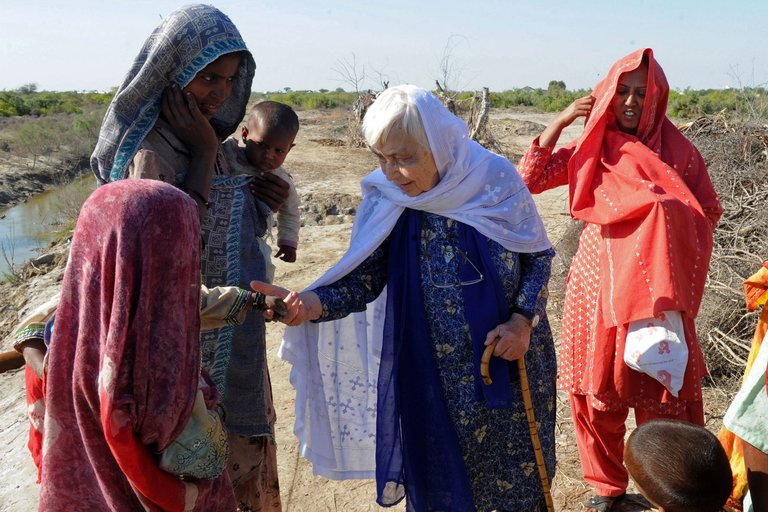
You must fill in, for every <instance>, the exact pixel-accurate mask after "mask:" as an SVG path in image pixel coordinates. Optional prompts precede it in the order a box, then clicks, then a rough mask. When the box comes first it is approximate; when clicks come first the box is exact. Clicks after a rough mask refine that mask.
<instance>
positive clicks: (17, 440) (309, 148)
mask: <svg viewBox="0 0 768 512" xmlns="http://www.w3.org/2000/svg"><path fill="white" fill-rule="evenodd" d="M299 117H300V120H301V130H300V132H299V136H298V139H297V145H296V147H295V149H294V150H293V151H292V152H291V153H290V155H289V156H288V159H287V160H286V163H285V165H286V167H287V168H288V169H289V171H290V172H291V173H292V175H293V177H294V179H295V181H296V184H297V188H298V190H299V193H300V194H301V196H302V202H303V209H304V221H305V226H304V227H303V228H302V231H301V242H300V246H299V250H298V259H297V261H296V263H293V264H290V263H284V262H282V261H279V260H278V261H276V265H277V272H276V277H275V283H276V284H280V285H282V286H284V287H286V288H290V289H301V288H303V287H305V286H307V285H309V284H310V283H311V282H312V281H314V280H315V279H316V278H317V277H319V276H320V275H321V274H322V273H323V272H324V271H325V270H326V269H328V268H329V267H330V266H331V265H332V264H333V263H335V262H336V261H337V260H338V259H339V258H340V257H341V255H342V254H343V253H344V251H345V250H346V248H347V245H348V239H349V233H350V230H351V227H352V220H353V213H354V207H355V206H356V205H357V202H358V200H359V195H360V193H359V190H360V188H359V181H360V178H362V177H363V176H364V175H365V174H367V173H368V172H369V171H370V170H371V169H373V168H374V167H375V166H376V160H375V159H374V158H373V156H372V155H371V154H370V153H369V152H368V151H367V150H366V149H365V148H353V147H348V146H347V145H346V144H345V142H346V141H347V140H348V137H347V136H348V117H347V114H346V113H345V112H343V111H340V110H331V111H307V112H300V115H299ZM551 118H552V116H551V115H550V114H542V113H536V112H532V111H527V110H505V111H496V112H493V113H492V115H491V125H490V126H491V131H492V133H493V134H494V135H495V136H496V137H497V139H498V140H499V141H500V142H501V143H502V144H503V145H504V147H506V148H507V152H508V154H509V156H510V158H511V159H512V160H513V161H516V160H517V159H518V158H519V156H520V155H521V154H522V153H523V151H524V150H525V149H526V148H527V146H528V144H529V143H530V141H531V140H532V139H533V137H535V136H536V135H537V134H538V133H540V132H541V130H542V129H543V128H544V127H545V126H546V124H547V123H548V122H549V121H550V120H551ZM578 131H579V128H578V127H571V128H569V129H568V131H567V132H566V133H565V134H563V136H562V141H564V142H565V141H568V140H570V139H571V138H573V137H574V136H575V135H577V134H578ZM536 202H537V205H538V208H539V213H540V214H541V216H542V217H543V219H544V223H545V225H546V226H547V230H548V233H549V236H550V239H551V240H552V242H553V244H555V245H557V243H558V242H559V241H560V240H561V239H562V237H563V234H564V233H565V230H566V229H567V227H568V225H569V223H570V222H571V221H570V217H569V216H568V215H567V208H566V202H567V190H566V189H565V188H561V189H557V190H553V191H549V192H548V193H545V194H542V195H540V196H537V197H536ZM64 251H65V249H64V248H59V249H58V250H57V252H56V256H55V258H53V259H54V261H53V262H52V263H51V262H43V263H39V264H38V267H41V268H43V271H41V272H39V274H40V275H37V276H34V277H32V278H31V279H30V280H28V281H27V282H26V283H24V284H23V285H20V286H10V285H8V284H2V285H0V336H6V335H7V334H8V333H9V332H10V330H11V329H12V328H13V326H14V325H15V323H16V322H17V321H18V318H20V317H21V316H23V314H24V313H26V311H27V310H28V308H29V307H30V306H32V305H33V304H34V303H39V302H42V299H44V298H45V297H47V296H48V295H49V294H51V293H54V292H55V290H56V287H57V281H58V280H59V279H60V275H61V271H62V265H61V262H62V261H63V259H64V256H63V252H64ZM31 273H32V274H35V273H38V272H36V271H33V272H31ZM564 277H565V274H564V271H563V266H562V265H560V266H559V267H558V265H557V262H556V265H555V273H554V275H553V283H552V287H553V288H555V289H558V288H560V289H561V288H562V282H563V280H564ZM32 290H34V294H33V292H32ZM553 299H554V300H553V301H552V303H551V304H550V316H551V317H552V319H553V324H554V327H555V332H557V328H558V326H559V317H560V312H559V304H560V302H558V300H557V298H556V297H553ZM282 331H283V328H282V325H280V324H270V325H269V326H268V345H267V350H268V360H269V366H270V372H271V376H272V385H273V392H274V401H275V408H276V410H277V414H278V420H277V429H276V438H277V444H278V462H279V476H280V485H281V495H282V500H283V510H284V511H285V512H305V511H320V512H322V511H350V512H357V511H368V510H378V509H379V507H378V506H377V505H376V504H375V501H374V500H375V485H374V484H373V482H372V481H363V480H353V481H342V482H338V481H330V480H327V479H325V478H322V477H318V476H315V475H313V474H312V467H311V466H310V464H309V463H308V462H307V461H306V460H304V459H303V458H302V457H301V456H300V455H299V453H298V443H297V440H296V437H295V436H294V435H293V419H294V390H293V388H292V386H291V385H290V383H289V380H288V375H289V371H290V367H289V365H288V364H287V363H285V362H283V361H281V360H280V359H279V358H278V357H277V350H278V347H279V345H280V340H281V339H282ZM0 349H2V350H9V349H10V345H9V343H8V341H7V340H6V341H5V342H3V343H2V344H0ZM705 403H706V404H707V406H708V411H707V420H708V426H709V427H710V428H711V429H712V430H717V429H718V428H719V427H720V424H721V419H722V413H723V407H724V404H725V403H726V397H724V395H723V393H722V392H720V391H718V390H713V389H707V390H706V398H705ZM27 430H28V424H27V419H26V407H25V404H24V376H23V371H22V370H15V371H10V372H6V373H4V374H0V458H1V459H2V461H3V464H2V465H1V466H0V511H28V510H36V505H37V494H38V486H37V484H35V468H34V465H33V464H32V461H31V458H30V457H29V454H28V452H27V450H26V435H27ZM556 438H557V454H558V463H557V474H556V476H555V480H554V484H553V496H554V501H555V508H556V509H557V510H560V511H566V512H567V511H581V510H583V506H582V503H583V502H584V501H585V500H586V499H587V497H588V496H589V492H590V491H589V489H588V488H587V486H586V484H584V482H583V480H582V479H581V470H580V466H579V462H578V455H577V453H576V447H575V440H574V435H573V428H572V424H571V421H570V413H569V408H568V402H567V397H566V396H565V395H560V396H559V397H558V423H557V432H556ZM394 510H404V507H403V506H402V505H400V506H399V507H395V508H394Z"/></svg>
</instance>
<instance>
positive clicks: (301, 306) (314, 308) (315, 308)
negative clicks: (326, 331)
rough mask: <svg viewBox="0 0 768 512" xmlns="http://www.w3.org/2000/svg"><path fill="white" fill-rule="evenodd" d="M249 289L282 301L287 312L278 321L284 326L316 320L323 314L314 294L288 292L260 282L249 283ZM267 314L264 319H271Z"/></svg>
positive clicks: (308, 292) (318, 300)
mask: <svg viewBox="0 0 768 512" xmlns="http://www.w3.org/2000/svg"><path fill="white" fill-rule="evenodd" d="M251 288H253V290H254V291H257V292H261V293H263V294H264V295H272V296H274V297H279V298H281V299H283V302H284V303H285V306H286V309H287V312H286V313H285V315H284V316H283V317H282V318H279V319H278V320H280V321H281V322H283V323H284V324H286V325H299V324H301V323H303V322H306V321H307V320H317V319H318V318H320V315H321V314H322V313H323V305H322V304H321V303H320V298H319V297H318V296H317V294H316V293H315V292H312V291H305V292H294V291H289V290H286V289H285V288H281V287H279V286H275V285H272V284H269V283H263V282H261V281H251ZM268 313H269V312H265V317H267V318H271V317H270V316H268Z"/></svg>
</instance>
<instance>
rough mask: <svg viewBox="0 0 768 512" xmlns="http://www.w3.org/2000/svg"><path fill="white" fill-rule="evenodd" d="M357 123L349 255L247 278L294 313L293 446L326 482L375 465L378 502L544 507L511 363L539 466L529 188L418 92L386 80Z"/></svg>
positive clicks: (536, 223)
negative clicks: (279, 282) (284, 284)
mask: <svg viewBox="0 0 768 512" xmlns="http://www.w3.org/2000/svg"><path fill="white" fill-rule="evenodd" d="M362 131H363V135H364V136H365V138H366V140H367V142H368V144H369V146H370V148H371V151H372V152H373V153H374V154H375V155H376V157H377V158H378V159H379V162H380V164H381V168H379V169H376V170H375V171H373V172H372V173H371V174H370V175H368V176H367V177H366V178H364V179H363V182H362V189H363V199H362V202H361V204H360V208H359V210H358V214H357V217H356V220H355V225H354V228H353V232H352V239H351V243H350V247H349V250H348V251H347V253H346V254H345V255H344V257H343V258H342V259H341V260H340V261H339V263H337V264H336V265H335V266H334V267H333V268H331V269H330V270H329V271H328V272H326V273H325V275H323V276H322V277H321V278H320V279H319V280H318V281H317V282H315V283H314V284H313V285H311V286H310V287H309V288H308V289H307V290H305V291H303V292H300V293H299V292H290V293H289V292H288V291H287V290H282V289H276V288H272V287H269V286H268V285H265V284H263V283H257V282H254V283H252V285H253V286H254V288H255V289H260V290H262V291H265V290H266V291H269V292H270V293H274V294H277V295H280V296H284V297H285V300H286V303H287V305H288V306H289V312H288V315H287V316H286V318H285V319H284V322H286V323H287V324H288V325H292V326H296V327H289V328H287V329H286V333H285V339H284V340H283V346H282V347H281V352H280V353H281V356H282V357H283V358H284V359H286V360H288V361H289V362H291V363H292V364H293V368H292V375H291V379H292V382H293V383H294V385H295V387H296V391H297V404H296V412H297V414H296V428H295V431H296V433H297V435H298V436H299V439H300V442H301V451H302V454H303V455H304V456H305V457H307V458H308V459H309V460H310V461H311V462H312V463H313V464H314V470H315V473H318V474H321V475H324V476H326V477H329V478H334V479H346V478H372V477H374V476H375V478H376V481H377V493H378V497H377V502H378V503H379V504H380V505H382V506H391V505H394V504H395V503H397V502H399V501H400V500H402V499H403V498H404V497H405V498H406V505H407V510H413V511H428V510H434V511H437V510H441V511H446V510H452V511H459V510H460V511H469V510H478V511H490V510H508V511H512V510H514V511H537V510H544V507H545V499H544V493H543V490H542V487H543V486H542V482H541V480H540V479H539V475H538V474H537V471H536V462H535V461H536V458H535V456H534V449H533V446H532V442H531V437H530V433H529V428H528V423H527V421H526V414H525V412H524V405H523V398H522V396H521V390H520V383H519V379H520V375H519V373H518V369H517V368H518V367H517V365H516V364H514V363H513V361H514V360H516V359H518V358H521V357H524V358H525V363H526V365H527V368H528V379H529V381H530V382H531V391H532V398H533V404H534V409H535V414H536V420H537V423H538V425H539V435H540V439H541V445H542V448H543V455H544V460H545V462H546V468H547V470H548V475H549V477H550V478H551V477H552V476H553V474H554V463H555V443H554V420H555V368H556V364H555V350H554V345H553V342H552V336H551V333H550V328H549V324H548V322H547V317H546V313H545V306H546V298H547V281H548V279H549V275H550V263H551V259H552V257H553V255H554V252H553V250H552V248H551V244H550V242H549V241H548V239H547V237H546V234H545V231H544V226H543V224H542V221H541V218H540V217H539V215H538V212H537V211H536V207H535V205H534V203H533V200H532V198H531V195H530V194H529V192H528V189H527V188H526V187H525V185H524V184H523V182H522V181H521V179H520V177H519V176H518V174H517V172H516V171H515V168H514V167H513V166H512V165H511V164H510V163H509V161H507V160H506V159H504V158H502V157H500V156H498V155H495V154H493V153H491V152H489V151H487V150H486V149H484V148H482V147H481V146H480V145H478V144H477V143H475V142H474V141H472V140H470V139H469V137H468V135H467V126H466V124H465V123H464V122H463V121H461V120H460V119H458V118H457V117H455V116H454V115H452V114H451V113H450V112H448V110H447V109H446V108H445V107H444V106H443V105H442V104H441V103H440V102H439V101H438V100H437V99H436V98H435V97H434V96H433V95H432V94H431V93H430V92H428V91H426V90H423V89H419V88H417V87H413V86H399V87H393V88H390V89H387V90H386V91H384V92H383V93H382V94H381V95H380V96H379V97H378V98H377V99H376V101H375V102H374V104H373V105H372V106H371V108H370V109H369V110H368V113H367V114H366V116H365V119H364V121H363V128H362ZM307 320H310V321H311V322H306V321H307ZM494 340H498V342H497V344H496V348H495V349H494V355H495V356H497V357H495V358H493V359H492V360H491V363H490V376H491V377H492V384H490V385H486V384H484V383H483V382H482V381H481V379H480V360H481V355H482V353H483V351H484V349H485V346H486V345H489V344H491V343H492V342H493V341H494Z"/></svg>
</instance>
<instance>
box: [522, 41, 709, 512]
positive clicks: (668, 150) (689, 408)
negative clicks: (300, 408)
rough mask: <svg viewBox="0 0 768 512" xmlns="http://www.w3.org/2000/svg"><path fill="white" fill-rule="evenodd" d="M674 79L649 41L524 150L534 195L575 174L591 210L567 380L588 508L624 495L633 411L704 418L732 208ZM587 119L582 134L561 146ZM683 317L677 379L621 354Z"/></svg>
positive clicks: (567, 320) (565, 331)
mask: <svg viewBox="0 0 768 512" xmlns="http://www.w3.org/2000/svg"><path fill="white" fill-rule="evenodd" d="M668 95H669V84H668V83H667V80H666V78H665V76H664V72H663V71H662V69H661V67H660V66H659V64H658V63H657V62H656V60H655V59H654V57H653V52H652V50H651V49H643V50H638V51H635V52H633V53H631V54H629V55H627V56H626V57H624V58H622V59H621V60H619V61H618V62H616V63H615V64H614V65H613V66H612V67H611V70H610V71H609V73H608V75H607V76H606V78H605V79H603V80H602V81H601V82H600V83H598V84H597V85H596V86H595V89H594V91H593V92H592V95H591V96H587V97H584V98H579V99H577V100H576V101H574V102H573V103H572V104H571V105H570V106H569V107H568V108H566V109H565V110H564V111H563V112H562V113H560V114H559V115H558V116H557V118H556V119H555V120H554V121H553V122H552V124H550V126H548V127H547V128H546V129H545V130H544V132H543V133H542V134H541V136H540V137H539V138H537V139H536V140H534V141H533V143H532V144H531V147H530V149H529V150H528V152H527V153H526V154H525V155H524V157H523V159H522V161H521V163H520V165H519V168H518V170H519V172H520V174H521V175H522V176H523V180H524V181H525V182H526V184H527V185H528V187H529V188H530V190H531V192H532V193H534V194H536V193H540V192H543V191H544V190H547V189H550V188H554V187H558V186H560V185H566V184H567V185H568V188H569V202H570V212H571V215H572V216H573V218H574V219H576V220H580V221H584V230H583V231H582V234H581V238H580V241H579V249H578V251H577V253H576V255H575V257H574V258H573V262H572V264H571V268H570V272H569V275H568V285H567V288H566V294H565V310H564V313H563V322H562V343H561V346H560V351H559V360H560V368H559V380H560V386H561V388H562V389H564V390H566V391H568V392H569V393H570V398H571V411H572V415H573V420H574V423H575V428H576V435H577V444H578V448H579V455H580V458H581V462H582V470H583V473H584V478H585V480H586V481H587V482H588V483H589V484H590V485H592V486H593V487H594V488H595V493H596V494H595V496H593V497H592V499H590V501H589V502H588V503H587V510H589V511H610V510H611V507H612V506H613V505H614V504H617V503H618V502H619V501H621V499H622V498H623V497H624V496H625V491H626V487H627V482H628V477H627V472H626V469H625V468H624V465H623V456H622V450H623V444H624V434H625V432H626V427H625V421H626V418H627V414H628V411H629V408H630V407H632V408H634V409H635V417H636V420H637V423H638V424H641V423H644V422H645V421H648V420H650V419H653V418H674V419H680V420H686V421H690V422H692V423H696V424H700V425H703V422H704V412H703V403H702V396H701V378H702V377H703V376H704V375H706V373H707V369H706V366H705V363H704V358H703V355H702V353H701V349H700V347H699V344H698V342H697V339H696V331H695V327H694V319H695V317H696V314H697V312H698V308H699V304H700V302H701V297H702V293H703V289H704V281H705V279H706V274H707V268H708V266H709V259H710V254H711V251H712V230H713V229H714V227H715V225H716V223H717V221H718V219H719V218H720V215H721V213H722V209H721V208H720V204H719V201H718V198H717V194H716V193H715V191H714V189H713V187H712V183H711V181H710V179H709V176H708V174H707V169H706V166H705V164H704V161H703V159H702V158H701V155H700V154H699V152H698V151H697V150H696V148H695V147H694V146H693V144H691V142H690V141H688V140H687V139H686V138H685V136H684V135H683V134H682V133H680V131H679V130H678V129H677V128H676V127H675V125H674V124H672V122H670V121H669V119H667V117H666V109H667V98H668ZM579 117H586V123H585V127H584V131H583V133H582V134H581V136H580V137H579V138H577V139H576V140H574V141H572V142H571V143H569V144H568V145H566V146H565V147H563V148H562V149H560V150H558V151H554V146H555V144H556V143H557V140H558V138H559V136H560V133H561V132H562V130H563V129H564V128H565V127H567V126H569V125H570V124H571V123H573V122H574V121H575V120H576V119H578V118H579ZM667 316H676V317H677V318H679V325H680V328H679V331H680V332H679V336H680V340H682V344H683V346H687V348H688V358H687V363H686V362H683V363H682V365H681V366H682V367H681V368H679V370H680V374H681V383H680V385H679V388H677V389H676V388H670V387H669V386H668V385H666V386H665V385H664V384H663V383H662V382H663V381H664V379H660V380H657V378H654V377H652V376H651V375H649V374H645V373H640V372H639V371H635V370H633V369H630V368H629V367H628V366H627V364H625V362H624V357H623V354H624V348H625V343H626V340H627V333H628V330H630V328H631V327H632V325H635V323H636V322H648V325H649V326H650V323H654V322H658V321H659V319H665V318H666V317H667Z"/></svg>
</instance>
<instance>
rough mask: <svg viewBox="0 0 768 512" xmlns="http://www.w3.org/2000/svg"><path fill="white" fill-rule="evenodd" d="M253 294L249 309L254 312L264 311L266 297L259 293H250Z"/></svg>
mask: <svg viewBox="0 0 768 512" xmlns="http://www.w3.org/2000/svg"><path fill="white" fill-rule="evenodd" d="M252 293H253V303H252V304H251V308H252V309H254V310H256V311H264V302H265V301H266V296H265V295H264V294H263V293H261V292H252Z"/></svg>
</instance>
